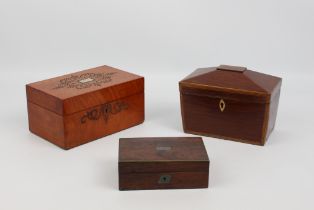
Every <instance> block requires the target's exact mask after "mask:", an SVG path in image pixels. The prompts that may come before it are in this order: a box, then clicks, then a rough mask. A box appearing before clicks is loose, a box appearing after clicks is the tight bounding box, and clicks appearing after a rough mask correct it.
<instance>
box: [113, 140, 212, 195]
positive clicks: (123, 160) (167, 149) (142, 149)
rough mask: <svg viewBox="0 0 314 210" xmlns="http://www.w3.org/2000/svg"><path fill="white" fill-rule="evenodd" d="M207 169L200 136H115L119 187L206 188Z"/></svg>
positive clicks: (206, 160) (205, 154) (131, 188)
mask: <svg viewBox="0 0 314 210" xmlns="http://www.w3.org/2000/svg"><path fill="white" fill-rule="evenodd" d="M208 170H209V159H208V156H207V153H206V149H205V146H204V144H203V141H202V139H201V138H200V137H160V138H158V137H155V138H122V139H120V140H119V189H120V190H145V189H180V188H207V187H208ZM165 177H166V179H167V177H168V178H169V180H167V181H166V182H163V181H162V180H163V178H165Z"/></svg>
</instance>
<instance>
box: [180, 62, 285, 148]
mask: <svg viewBox="0 0 314 210" xmlns="http://www.w3.org/2000/svg"><path fill="white" fill-rule="evenodd" d="M179 87H180V98H181V115H182V121H183V129H184V132H186V133H192V134H197V135H204V136H212V137H218V138H222V139H230V140H235V141H240V142H245V143H250V144H256V145H264V144H265V142H266V140H267V138H268V136H269V134H270V133H271V131H272V130H273V128H274V126H275V120H276V115H277V108H278V102H279V95H280V87H281V78H278V77H274V76H271V75H266V74H262V73H259V72H255V71H251V70H247V69H246V68H244V67H237V66H226V65H221V66H219V67H212V68H201V69H197V70H196V71H194V72H193V73H192V74H190V75H189V76H187V77H186V78H185V79H183V80H182V81H180V82H179Z"/></svg>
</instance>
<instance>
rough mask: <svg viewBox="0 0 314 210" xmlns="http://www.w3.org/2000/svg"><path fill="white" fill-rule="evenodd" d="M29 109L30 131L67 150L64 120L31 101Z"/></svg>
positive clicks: (28, 105)
mask: <svg viewBox="0 0 314 210" xmlns="http://www.w3.org/2000/svg"><path fill="white" fill-rule="evenodd" d="M27 108H28V122H29V130H30V131H31V132H32V133H34V134H36V135H38V136H40V137H42V138H44V139H46V140H48V141H50V142H51V143H53V144H55V145H57V146H59V147H61V148H65V144H64V127H63V118H62V117H61V116H60V115H57V114H56V113H53V112H51V111H49V110H47V109H44V108H42V107H40V106H38V105H36V104H33V103H31V102H29V101H28V102H27Z"/></svg>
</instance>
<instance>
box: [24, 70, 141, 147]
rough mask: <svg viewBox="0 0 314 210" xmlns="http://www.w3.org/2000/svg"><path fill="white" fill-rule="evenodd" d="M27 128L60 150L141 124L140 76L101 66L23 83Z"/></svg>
mask: <svg viewBox="0 0 314 210" xmlns="http://www.w3.org/2000/svg"><path fill="white" fill-rule="evenodd" d="M26 93H27V105H28V120H29V130H30V131H31V132H33V133H34V134H37V135H38V136H41V137H42V138H44V139H46V140H48V141H50V142H52V143H54V144H56V145H58V146H59V147H61V148H64V149H70V148H72V147H75V146H78V145H81V144H84V143H87V142H90V141H92V140H95V139H98V138H100V137H103V136H106V135H109V134H112V133H115V132H118V131H121V130H123V129H126V128H129V127H131V126H134V125H137V124H140V123H142V122H143V121H144V78H143V77H141V76H137V75H135V74H131V73H128V72H125V71H121V70H118V69H115V68H112V67H109V66H100V67H96V68H92V69H88V70H85V71H80V72H76V73H73V74H68V75H64V76H60V77H56V78H52V79H48V80H43V81H40V82H35V83H31V84H28V85H26Z"/></svg>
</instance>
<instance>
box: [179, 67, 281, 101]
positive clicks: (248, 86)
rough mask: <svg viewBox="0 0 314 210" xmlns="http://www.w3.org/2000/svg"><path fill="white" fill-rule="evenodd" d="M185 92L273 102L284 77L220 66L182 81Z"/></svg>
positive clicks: (194, 74)
mask: <svg viewBox="0 0 314 210" xmlns="http://www.w3.org/2000/svg"><path fill="white" fill-rule="evenodd" d="M179 84H180V91H181V93H186V94H194V95H207V96H214V97H220V96H219V95H220V94H223V95H224V97H230V98H236V97H238V96H239V95H242V96H248V97H246V100H249V101H253V102H258V103H269V102H270V101H271V99H272V98H273V95H274V93H276V92H277V90H279V88H280V85H281V78H279V77H275V76H271V75H267V74H262V73H259V72H256V71H252V70H248V69H247V68H245V67H239V66H228V65H220V66H218V67H210V68H200V69H197V70H196V71H194V72H193V73H192V74H190V75H189V76H187V77H186V78H184V79H183V80H181V81H180V83H179Z"/></svg>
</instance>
